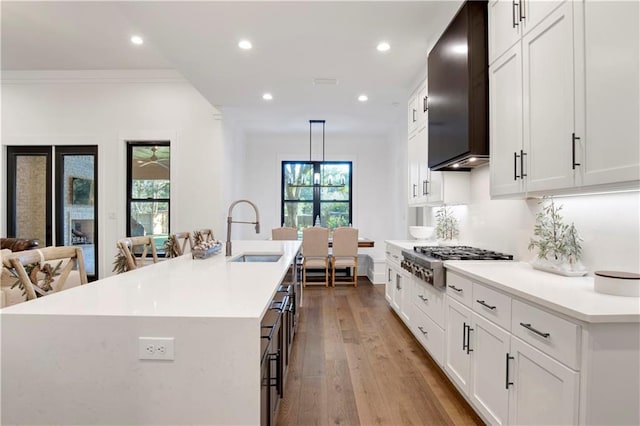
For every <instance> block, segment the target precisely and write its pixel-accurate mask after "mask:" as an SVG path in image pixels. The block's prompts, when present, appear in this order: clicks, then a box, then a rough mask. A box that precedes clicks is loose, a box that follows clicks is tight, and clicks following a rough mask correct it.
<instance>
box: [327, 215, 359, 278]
mask: <svg viewBox="0 0 640 426" xmlns="http://www.w3.org/2000/svg"><path fill="white" fill-rule="evenodd" d="M336 267H338V268H353V275H352V277H351V278H352V279H351V280H349V281H336ZM347 278H348V276H347ZM331 283H332V285H333V286H334V287H335V285H336V284H353V285H354V287H357V286H358V228H347V227H340V228H336V229H334V230H333V254H332V256H331Z"/></svg>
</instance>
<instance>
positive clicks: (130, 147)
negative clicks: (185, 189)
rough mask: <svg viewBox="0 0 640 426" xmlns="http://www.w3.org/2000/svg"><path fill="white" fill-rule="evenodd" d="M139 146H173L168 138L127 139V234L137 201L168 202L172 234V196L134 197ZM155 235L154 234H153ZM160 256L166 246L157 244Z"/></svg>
mask: <svg viewBox="0 0 640 426" xmlns="http://www.w3.org/2000/svg"><path fill="white" fill-rule="evenodd" d="M139 146H168V147H169V148H171V142H170V141H167V140H162V141H127V208H126V210H127V222H126V227H127V236H131V205H132V204H133V203H136V202H139V203H140V202H141V203H167V205H168V209H167V211H168V218H167V235H170V234H171V197H169V198H150V197H148V198H133V194H132V192H133V176H132V171H133V167H132V166H133V161H134V160H133V148H134V147H139ZM169 184H171V171H169ZM152 235H153V234H152ZM156 250H157V252H158V257H165V255H166V254H165V253H164V246H160V247H158V246H156ZM135 255H136V256H140V253H135Z"/></svg>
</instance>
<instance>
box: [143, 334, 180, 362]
mask: <svg viewBox="0 0 640 426" xmlns="http://www.w3.org/2000/svg"><path fill="white" fill-rule="evenodd" d="M138 358H139V359H163V360H169V361H173V359H174V358H173V337H138Z"/></svg>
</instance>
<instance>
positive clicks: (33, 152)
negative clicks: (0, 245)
mask: <svg viewBox="0 0 640 426" xmlns="http://www.w3.org/2000/svg"><path fill="white" fill-rule="evenodd" d="M51 213H52V212H51V147H50V146H8V147H7V237H14V238H27V239H35V240H37V241H38V244H39V245H40V247H46V246H50V245H51V243H52V230H51V224H52V214H51Z"/></svg>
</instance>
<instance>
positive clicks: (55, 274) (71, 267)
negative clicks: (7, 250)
mask: <svg viewBox="0 0 640 426" xmlns="http://www.w3.org/2000/svg"><path fill="white" fill-rule="evenodd" d="M2 263H3V267H5V268H7V269H9V270H10V271H11V274H12V275H13V276H14V277H15V279H16V282H17V284H18V287H20V288H21V289H22V290H23V292H24V294H25V296H26V299H27V300H32V299H35V298H37V297H40V296H44V295H47V294H51V293H56V292H59V291H62V290H65V289H67V288H71V287H75V286H77V285H82V284H86V283H87V282H88V280H87V272H86V270H85V265H84V256H83V254H82V249H81V248H80V247H75V246H62V247H45V248H42V249H36V250H26V251H21V252H16V253H12V254H9V255H7V256H3V259H2Z"/></svg>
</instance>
